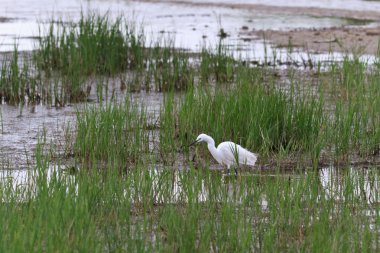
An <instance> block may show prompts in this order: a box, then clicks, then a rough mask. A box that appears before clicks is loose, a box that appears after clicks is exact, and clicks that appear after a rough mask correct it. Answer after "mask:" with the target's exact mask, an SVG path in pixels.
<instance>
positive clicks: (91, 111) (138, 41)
mask: <svg viewBox="0 0 380 253" xmlns="http://www.w3.org/2000/svg"><path fill="white" fill-rule="evenodd" d="M41 30H43V29H41ZM45 32H46V33H45V34H43V35H44V36H41V39H40V41H39V44H38V46H37V49H36V51H35V52H33V55H32V57H30V55H29V58H31V59H28V58H27V56H25V55H24V56H23V55H22V54H20V53H19V52H17V50H15V51H14V52H13V53H12V54H9V55H7V57H4V58H3V60H2V64H1V72H0V98H1V102H2V103H7V104H11V105H18V104H23V103H39V102H42V103H44V104H46V105H49V106H56V107H57V108H58V107H63V106H66V105H67V103H74V102H81V101H82V102H83V101H86V102H87V103H80V104H79V106H77V107H75V108H76V110H77V111H76V123H75V131H74V133H71V134H68V136H72V140H71V141H68V142H67V143H66V144H65V145H66V146H65V148H64V150H65V152H64V155H62V154H61V153H60V152H59V151H58V150H56V149H55V148H56V146H55V145H50V143H48V141H46V139H45V138H41V139H40V140H39V142H38V144H37V147H36V150H35V154H34V156H33V159H34V160H35V161H34V162H31V163H30V164H31V165H30V167H31V168H30V171H31V172H30V178H29V177H28V180H30V181H29V182H27V183H25V184H22V186H21V185H15V183H14V182H12V180H2V181H1V183H2V187H0V197H1V198H2V201H3V205H1V206H0V214H2V215H1V217H3V218H2V220H1V223H2V226H1V227H2V229H3V230H4V231H3V233H2V236H0V249H1V250H0V251H4V252H13V251H16V252H24V251H34V252H41V251H47V252H52V251H60V252H72V251H89V252H98V251H106V252H123V251H126V252H130V251H144V252H146V251H148V252H158V251H162V252H168V251H181V252H207V251H212V252H233V251H234V252H235V251H237V252H247V251H269V252H272V251H275V252H276V251H307V252H321V251H326V252H335V251H349V250H354V251H361V252H366V251H378V250H379V239H380V238H379V231H380V230H379V220H378V216H379V213H380V212H379V211H380V210H379V205H378V203H379V193H378V187H379V181H378V180H379V179H378V177H379V173H378V171H377V170H376V168H373V169H368V170H362V169H359V168H357V169H349V170H340V169H339V168H338V167H337V168H331V169H328V170H327V175H326V169H324V170H321V168H322V167H329V166H331V165H340V166H343V167H344V166H350V165H362V164H365V165H366V166H369V167H371V166H376V165H378V164H379V162H380V160H379V152H380V147H379V145H380V128H379V127H378V126H379V125H380V116H379V115H380V94H379V93H380V89H379V88H378V87H379V86H380V79H379V78H378V77H379V75H380V69H379V68H378V67H377V65H372V66H369V65H368V64H367V63H365V62H362V61H359V60H358V58H355V57H354V58H353V59H350V58H348V57H347V58H345V59H344V60H343V62H335V63H331V64H329V65H326V66H322V67H321V64H316V65H318V66H320V67H319V68H318V69H317V70H315V69H308V70H307V73H301V74H300V71H299V70H297V69H294V68H292V67H288V68H286V69H283V68H276V67H275V66H265V64H264V65H263V66H250V65H249V63H248V62H245V61H242V60H239V59H235V58H233V57H232V56H231V55H229V53H228V51H227V50H225V48H224V46H223V42H222V41H220V44H219V45H218V46H217V47H216V49H208V50H207V49H204V50H202V52H200V53H189V52H186V51H183V50H179V49H175V48H174V46H173V45H171V44H170V43H169V44H165V43H163V44H160V42H158V41H152V42H147V41H146V39H145V36H144V33H143V31H142V30H141V31H138V29H136V27H135V26H133V25H131V24H129V23H128V22H127V21H126V20H125V19H124V18H123V17H118V18H116V19H111V18H110V17H109V16H107V15H106V16H98V15H95V14H94V15H90V16H88V17H85V16H82V17H81V19H80V20H79V21H78V22H62V21H58V22H53V21H52V22H51V24H50V25H49V26H48V28H47V30H46V31H45ZM20 57H24V58H23V59H20ZM93 89H95V90H96V92H93ZM140 93H143V94H147V93H154V94H156V95H157V97H159V98H160V99H162V101H161V102H160V108H158V110H156V111H149V110H148V109H147V108H148V104H149V101H144V100H143V101H142V102H141V100H140V101H139V100H138V99H134V95H136V94H140ZM156 109H157V108H156ZM0 120H1V123H2V129H1V130H2V131H1V132H3V128H4V126H3V121H4V117H3V116H2V114H1V111H0ZM201 132H205V133H208V134H211V135H212V136H213V137H215V140H216V142H217V143H218V142H220V141H223V140H228V139H229V140H232V141H235V142H237V143H241V144H242V145H243V146H245V147H247V148H248V149H250V150H252V151H254V152H257V153H259V154H260V157H259V161H258V167H259V168H265V169H268V170H255V171H253V172H252V171H250V172H248V173H247V171H245V170H242V171H241V174H240V175H239V176H237V177H235V176H230V175H228V174H227V175H226V174H223V173H220V172H217V171H210V170H209V167H211V166H212V164H211V165H210V164H209V163H207V162H204V161H209V160H211V159H210V158H209V154H208V152H207V150H206V148H205V147H204V146H200V147H198V148H196V149H195V150H189V148H188V147H187V144H189V143H190V142H191V141H192V140H193V139H194V138H195V137H196V136H197V135H198V134H199V133H201ZM289 167H290V168H291V169H293V172H292V173H294V174H284V171H283V169H284V168H289ZM179 168H181V169H179ZM305 169H309V170H307V172H306V173H305ZM321 171H322V172H321ZM323 171H324V172H323ZM268 174H269V175H268ZM334 177H335V178H334ZM336 177H339V179H340V180H336ZM337 181H339V182H337ZM25 185H27V186H25Z"/></svg>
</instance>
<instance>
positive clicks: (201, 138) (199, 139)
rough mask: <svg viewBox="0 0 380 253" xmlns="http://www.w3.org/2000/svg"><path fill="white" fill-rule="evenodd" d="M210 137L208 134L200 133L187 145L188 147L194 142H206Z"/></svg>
mask: <svg viewBox="0 0 380 253" xmlns="http://www.w3.org/2000/svg"><path fill="white" fill-rule="evenodd" d="M210 138H211V137H210V136H208V135H207V134H200V135H198V137H197V138H196V139H195V141H193V142H192V143H191V144H190V145H189V147H190V146H192V145H194V144H197V143H199V142H203V141H205V142H208V141H209V139H210Z"/></svg>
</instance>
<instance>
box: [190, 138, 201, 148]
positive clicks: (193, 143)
mask: <svg viewBox="0 0 380 253" xmlns="http://www.w3.org/2000/svg"><path fill="white" fill-rule="evenodd" d="M199 141H200V140H199V139H197V140H195V141H193V142H192V143H190V144H189V147H191V146H193V145H195V144H197V143H198V142H199Z"/></svg>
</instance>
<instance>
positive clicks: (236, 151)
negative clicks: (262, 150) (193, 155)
mask: <svg viewBox="0 0 380 253" xmlns="http://www.w3.org/2000/svg"><path fill="white" fill-rule="evenodd" d="M203 141H204V142H207V147H208V150H209V151H210V153H211V155H212V156H213V157H214V158H215V160H216V161H217V162H218V163H219V164H221V165H224V166H227V168H228V169H230V167H231V166H234V165H237V161H238V165H249V166H254V165H255V163H256V160H257V155H256V154H254V153H252V152H250V151H248V150H246V149H245V148H243V147H241V146H240V145H239V144H236V143H233V142H231V141H225V142H222V143H220V144H219V145H218V147H217V148H216V147H215V141H214V139H213V138H212V137H211V136H208V135H207V134H200V135H199V136H198V137H197V139H196V140H195V141H194V142H193V143H192V144H190V145H193V144H195V143H199V142H203Z"/></svg>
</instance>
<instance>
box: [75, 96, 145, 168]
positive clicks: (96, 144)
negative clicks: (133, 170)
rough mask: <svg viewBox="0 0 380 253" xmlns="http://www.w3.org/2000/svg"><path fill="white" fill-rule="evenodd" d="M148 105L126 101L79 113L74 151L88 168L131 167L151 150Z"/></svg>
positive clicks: (142, 159)
mask: <svg viewBox="0 0 380 253" xmlns="http://www.w3.org/2000/svg"><path fill="white" fill-rule="evenodd" d="M146 128H147V116H146V114H145V112H144V108H139V107H138V106H136V105H134V104H132V103H131V102H130V101H129V100H128V99H126V100H125V101H124V102H121V103H116V102H110V103H108V104H106V105H105V106H103V105H100V106H99V107H95V106H94V107H88V108H87V109H86V110H85V111H83V112H80V111H78V113H77V136H76V142H75V145H74V153H75V155H76V156H77V158H78V160H79V162H81V163H82V164H83V166H84V167H90V168H91V166H93V165H97V166H99V167H100V168H104V169H107V168H117V169H121V170H123V169H127V168H128V166H129V164H131V163H132V164H134V163H139V162H143V161H144V160H145V158H146V156H144V154H147V153H148V151H149V142H148V141H149V132H147V131H146Z"/></svg>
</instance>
